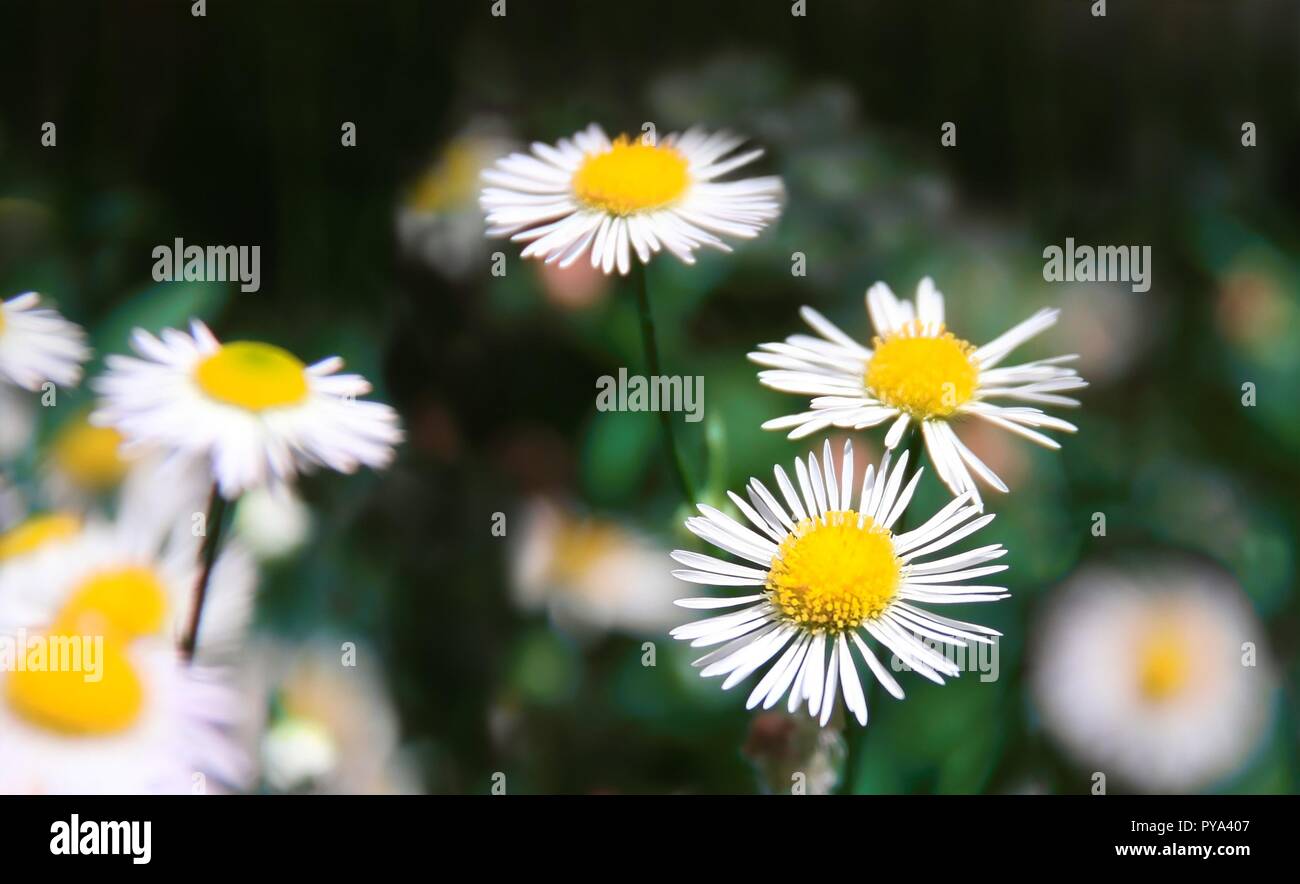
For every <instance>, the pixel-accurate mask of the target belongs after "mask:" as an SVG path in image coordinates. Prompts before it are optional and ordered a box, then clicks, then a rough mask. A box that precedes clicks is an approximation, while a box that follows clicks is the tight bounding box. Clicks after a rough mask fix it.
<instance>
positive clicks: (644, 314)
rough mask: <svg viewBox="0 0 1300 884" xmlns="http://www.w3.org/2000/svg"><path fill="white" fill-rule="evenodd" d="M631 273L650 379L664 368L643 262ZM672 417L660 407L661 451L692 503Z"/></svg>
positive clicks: (689, 483)
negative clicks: (660, 359)
mask: <svg viewBox="0 0 1300 884" xmlns="http://www.w3.org/2000/svg"><path fill="white" fill-rule="evenodd" d="M632 276H633V281H634V287H635V288H636V303H637V310H638V312H639V313H640V316H641V342H642V344H643V345H644V346H645V358H646V367H647V369H648V370H649V372H650V376H651V379H653V378H655V377H659V376H660V375H662V373H663V372H662V370H661V369H660V367H659V345H658V343H656V341H655V321H654V317H653V315H651V313H650V295H649V294H648V293H647V291H646V269H645V265H644V264H642V263H641V262H640V261H633V262H632ZM661 405H662V403H661ZM672 421H673V419H672V413H671V412H669V411H668V410H667V409H666V408H662V407H661V408H660V409H659V430H660V434H661V435H662V436H663V443H664V452H665V453H666V454H667V455H668V462H669V464H670V465H671V466H672V470H673V478H674V480H675V481H676V482H677V488H678V490H679V491H680V492H681V495H682V497H683V498H684V499H685V500H686V502H687V503H694V502H695V501H696V500H697V498H696V496H695V489H694V488H693V487H692V485H691V480H690V479H689V478H688V477H687V475H686V467H685V466H684V465H683V463H682V455H681V452H680V451H678V450H677V442H676V440H675V438H674V437H673V422H672Z"/></svg>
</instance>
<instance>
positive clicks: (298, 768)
mask: <svg viewBox="0 0 1300 884" xmlns="http://www.w3.org/2000/svg"><path fill="white" fill-rule="evenodd" d="M345 646H351V647H352V648H353V649H352V650H351V652H350V653H349V654H348V655H347V657H346V659H345V655H344V652H343V650H342V649H343V648H344V647H345ZM243 675H244V678H245V680H246V682H247V687H246V692H247V693H248V695H249V696H250V697H251V698H252V700H251V705H252V706H253V707H254V709H255V710H256V711H257V712H259V713H260V715H259V718H258V720H250V721H249V722H247V723H248V724H249V725H250V726H249V727H248V728H247V729H246V731H245V733H244V734H243V739H244V741H245V742H246V744H247V745H248V746H249V747H250V755H252V756H253V757H254V758H255V759H257V760H258V762H259V763H260V764H259V767H260V778H261V781H262V783H261V785H262V786H263V787H264V788H266V789H268V790H270V791H273V792H293V793H304V792H306V793H314V794H344V795H358V794H360V795H375V794H381V795H384V794H387V795H391V794H414V793H418V792H420V791H422V784H421V782H420V774H419V770H418V768H417V767H416V765H415V764H414V763H413V758H412V757H411V756H410V755H409V754H408V753H407V751H406V750H405V749H404V747H403V745H402V742H401V723H400V721H399V719H398V715H397V710H396V709H395V708H394V706H393V703H392V700H391V696H390V692H389V689H388V686H387V683H386V681H387V676H386V675H385V673H384V670H383V666H382V664H381V662H380V657H379V655H378V654H377V653H375V651H374V650H373V649H371V648H369V647H366V646H365V645H360V646H357V645H356V644H355V642H354V641H353V640H348V641H347V642H345V641H343V640H342V639H340V640H337V641H333V640H330V639H328V638H324V637H322V638H319V639H317V640H314V641H313V642H312V643H311V644H308V645H289V644H280V643H276V644H269V643H268V644H259V645H257V646H255V647H254V648H253V649H252V653H251V654H250V655H249V657H248V660H247V665H246V666H245V667H244V673H243Z"/></svg>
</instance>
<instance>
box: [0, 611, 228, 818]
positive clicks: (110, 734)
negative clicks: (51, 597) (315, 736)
mask: <svg viewBox="0 0 1300 884" xmlns="http://www.w3.org/2000/svg"><path fill="white" fill-rule="evenodd" d="M18 637H21V638H23V639H24V644H25V645H26V648H25V649H24V650H28V651H29V652H30V649H31V648H34V647H41V646H42V645H41V644H40V643H42V642H45V643H47V644H45V645H44V646H45V647H48V648H55V649H58V648H64V647H77V648H85V647H93V645H87V644H85V643H83V642H80V641H79V640H81V639H84V638H90V637H91V636H88V635H83V634H82V633H80V632H77V631H76V628H75V627H67V626H63V625H59V624H53V625H51V626H50V628H49V629H48V631H46V632H35V633H20V634H18V636H15V635H5V636H4V638H5V639H6V640H7V641H9V642H11V643H14V642H16V641H17V638H18ZM68 642H72V643H73V644H71V645H69V644H67V643H68ZM15 646H16V645H15ZM100 649H101V650H100V653H98V654H96V661H97V662H96V663H95V666H96V667H97V669H98V672H97V675H92V677H91V678H87V676H88V675H89V674H90V673H87V672H85V671H80V670H70V669H59V668H54V667H51V666H46V667H44V668H32V667H28V668H24V669H14V670H9V671H0V732H3V733H4V741H5V743H4V752H0V793H5V794H14V793H19V794H74V795H85V794H101V793H106V794H115V795H121V794H138V793H148V794H153V793H170V794H179V793H186V794H188V793H190V792H192V791H193V789H194V785H195V774H196V773H199V774H202V775H203V776H204V778H205V782H206V783H207V788H210V789H216V788H218V787H233V786H238V785H239V784H240V783H241V782H242V780H243V779H244V778H245V777H246V776H247V762H246V758H245V756H244V754H243V752H242V751H241V750H240V748H239V747H238V745H237V744H236V743H235V742H234V740H233V739H232V738H231V737H230V736H229V734H228V732H227V730H226V728H228V727H229V726H230V725H231V724H232V723H234V722H235V721H236V720H237V719H238V716H239V710H240V704H239V702H238V700H237V697H236V695H235V694H234V693H233V692H232V691H231V690H230V689H229V688H228V687H226V686H225V685H223V684H222V683H221V682H220V679H219V677H218V676H217V675H216V674H215V673H214V672H213V671H211V670H206V669H202V668H196V667H187V666H185V665H184V664H183V663H182V662H181V661H180V659H179V658H178V657H177V655H176V652H175V650H174V649H172V648H171V647H170V646H169V645H168V644H167V643H166V642H163V641H161V640H159V639H143V640H138V641H134V642H124V641H122V640H121V639H119V638H116V637H103V642H102V645H100ZM45 653H50V652H49V651H46V652H45Z"/></svg>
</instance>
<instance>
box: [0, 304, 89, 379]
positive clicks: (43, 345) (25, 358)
mask: <svg viewBox="0 0 1300 884" xmlns="http://www.w3.org/2000/svg"><path fill="white" fill-rule="evenodd" d="M40 303H41V296H40V295H38V294H36V292H27V293H26V294H22V295H18V296H17V297H15V298H11V299H10V300H8V301H3V302H0V381H3V382H7V383H10V384H15V385H17V386H19V387H22V388H23V389H25V390H31V391H33V392H35V391H37V390H39V389H40V388H41V385H42V384H44V383H47V382H53V383H55V384H58V385H59V386H61V387H75V386H76V385H77V384H78V383H79V382H80V381H81V363H83V362H85V361H86V360H87V359H89V358H90V349H89V348H88V347H87V346H86V333H85V332H84V331H82V330H81V327H80V326H79V325H76V324H75V323H72V322H69V321H68V320H66V319H64V318H63V317H62V316H60V315H59V314H58V313H57V312H55V311H54V310H51V309H49V308H48V307H41V306H40Z"/></svg>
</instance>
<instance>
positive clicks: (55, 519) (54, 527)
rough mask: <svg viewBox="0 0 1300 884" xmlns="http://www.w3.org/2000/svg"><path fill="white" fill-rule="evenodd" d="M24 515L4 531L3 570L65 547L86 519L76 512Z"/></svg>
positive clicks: (0, 555) (1, 540) (0, 559)
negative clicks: (35, 556) (31, 557)
mask: <svg viewBox="0 0 1300 884" xmlns="http://www.w3.org/2000/svg"><path fill="white" fill-rule="evenodd" d="M20 518H21V521H18V522H16V523H15V524H14V525H12V526H11V527H9V528H6V529H5V530H4V531H0V569H4V568H8V567H10V566H11V565H14V564H16V563H18V562H22V561H24V560H26V559H27V558H28V557H30V556H34V555H36V554H37V553H41V552H44V551H48V550H51V549H56V548H62V547H63V545H64V544H66V543H68V542H70V541H72V540H74V539H76V538H77V537H78V536H79V535H80V534H81V528H82V519H81V517H80V516H79V515H77V514H76V513H73V512H69V511H54V512H41V513H33V514H31V515H28V516H26V517H25V518H22V517H21V514H20ZM0 573H3V572H2V571H0ZM0 601H3V597H0Z"/></svg>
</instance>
